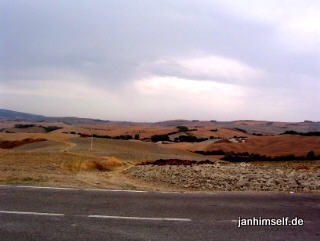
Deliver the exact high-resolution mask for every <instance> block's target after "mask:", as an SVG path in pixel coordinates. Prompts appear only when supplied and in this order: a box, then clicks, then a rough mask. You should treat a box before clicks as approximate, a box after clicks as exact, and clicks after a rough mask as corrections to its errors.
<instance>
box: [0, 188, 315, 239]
mask: <svg viewBox="0 0 320 241" xmlns="http://www.w3.org/2000/svg"><path fill="white" fill-rule="evenodd" d="M239 217H241V218H253V217H256V218H257V219H259V217H263V218H282V217H289V219H290V220H291V218H294V217H298V218H301V219H303V220H304V224H303V225H301V226H292V225H291V226H242V227H240V228H239V227H238V219H239ZM0 240H1V241H6V240H12V241H13V240H14V241H19V240H39V241H45V240H57V241H63V240H67V241H75V240H77V241H79V240H99V241H100V240H116V241H121V240H130V241H131V240H173V241H177V240H196V241H200V240H205V241H208V240H219V241H222V240H305V241H307V240H320V194H289V193H287V194H285V193H210V194H209V193H161V192H127V191H103V190H78V189H51V188H33V187H22V186H0Z"/></svg>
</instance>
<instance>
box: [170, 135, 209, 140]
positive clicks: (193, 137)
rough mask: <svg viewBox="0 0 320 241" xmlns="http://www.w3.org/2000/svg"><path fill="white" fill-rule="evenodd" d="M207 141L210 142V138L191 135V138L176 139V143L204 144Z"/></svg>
mask: <svg viewBox="0 0 320 241" xmlns="http://www.w3.org/2000/svg"><path fill="white" fill-rule="evenodd" d="M206 140H208V138H197V137H196V136H191V135H189V136H184V135H181V136H179V137H176V138H175V139H174V141H175V142H202V141H206Z"/></svg>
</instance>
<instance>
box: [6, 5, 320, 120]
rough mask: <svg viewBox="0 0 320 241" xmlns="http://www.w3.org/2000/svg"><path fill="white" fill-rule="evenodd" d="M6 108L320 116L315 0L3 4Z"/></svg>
mask: <svg viewBox="0 0 320 241" xmlns="http://www.w3.org/2000/svg"><path fill="white" fill-rule="evenodd" d="M0 9H1V13H0V108H6V109H13V110H18V111H24V112H31V113H37V114H43V115H49V116H79V117H93V118H102V119H110V120H131V121H159V120H169V119H200V120H211V119H216V120H237V119H256V120H257V119H258V120H281V121H303V120H306V119H307V120H320V14H319V12H320V2H319V1H315V0H310V1H308V0H300V1H299V0H266V1H262V0H261V1H249V0H237V1H233V0H207V1H195V0H192V1H188V0H181V1H180V0H174V1H172V0H168V1H165V0H161V1H160V0H159V1H150V0H145V1H134V0H126V1H121V0H115V1H111V0H108V1H105V0H101V1H99V0H86V1H81V0H68V1H65V0H60V1H59V0H51V1H50V0H46V1H43V0H21V1H12V0H1V1H0Z"/></svg>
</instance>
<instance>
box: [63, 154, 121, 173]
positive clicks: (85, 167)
mask: <svg viewBox="0 0 320 241" xmlns="http://www.w3.org/2000/svg"><path fill="white" fill-rule="evenodd" d="M60 166H61V169H62V170H67V171H72V172H81V171H112V170H114V169H116V168H117V167H120V166H122V162H121V161H120V160H119V159H117V158H115V157H109V158H107V159H100V160H99V159H97V160H76V161H66V162H63V163H61V165H60Z"/></svg>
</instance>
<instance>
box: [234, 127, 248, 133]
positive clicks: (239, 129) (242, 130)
mask: <svg viewBox="0 0 320 241" xmlns="http://www.w3.org/2000/svg"><path fill="white" fill-rule="evenodd" d="M234 129H235V130H237V131H241V132H243V133H247V131H246V130H244V129H241V128H234Z"/></svg>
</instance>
